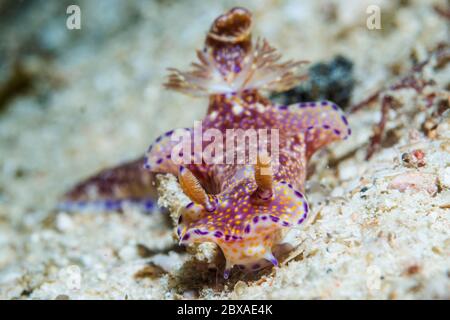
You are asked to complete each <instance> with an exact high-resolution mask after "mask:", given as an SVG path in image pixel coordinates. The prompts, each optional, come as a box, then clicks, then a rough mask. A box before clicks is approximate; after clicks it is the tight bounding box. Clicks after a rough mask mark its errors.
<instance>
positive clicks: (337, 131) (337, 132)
mask: <svg viewBox="0 0 450 320" xmlns="http://www.w3.org/2000/svg"><path fill="white" fill-rule="evenodd" d="M333 132H334V133H335V134H336V135H338V136H339V135H340V134H341V131H339V130H338V129H334V130H333Z"/></svg>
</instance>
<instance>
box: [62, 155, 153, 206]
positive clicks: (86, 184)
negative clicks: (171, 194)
mask: <svg viewBox="0 0 450 320" xmlns="http://www.w3.org/2000/svg"><path fill="white" fill-rule="evenodd" d="M143 166H144V159H143V158H139V159H137V160H133V161H130V162H127V163H124V164H121V165H119V166H116V167H113V168H109V169H105V170H103V171H101V172H100V173H98V174H96V175H94V176H92V177H90V178H88V179H86V180H84V181H82V182H81V183H79V184H78V185H76V186H75V187H74V188H73V189H72V190H70V191H68V192H67V193H66V194H65V195H64V197H63V199H62V200H61V202H60V203H59V204H58V208H59V209H60V210H64V211H83V210H88V211H120V210H122V209H123V208H124V207H125V206H127V205H133V206H139V207H140V208H142V209H143V210H144V211H153V209H154V208H155V203H156V199H157V193H156V189H155V187H154V185H153V182H154V178H153V174H152V173H151V172H149V171H147V170H145V169H144V167H143Z"/></svg>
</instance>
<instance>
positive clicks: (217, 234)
mask: <svg viewBox="0 0 450 320" xmlns="http://www.w3.org/2000/svg"><path fill="white" fill-rule="evenodd" d="M222 236H223V233H222V232H220V231H216V232H215V233H214V237H216V238H221V237H222Z"/></svg>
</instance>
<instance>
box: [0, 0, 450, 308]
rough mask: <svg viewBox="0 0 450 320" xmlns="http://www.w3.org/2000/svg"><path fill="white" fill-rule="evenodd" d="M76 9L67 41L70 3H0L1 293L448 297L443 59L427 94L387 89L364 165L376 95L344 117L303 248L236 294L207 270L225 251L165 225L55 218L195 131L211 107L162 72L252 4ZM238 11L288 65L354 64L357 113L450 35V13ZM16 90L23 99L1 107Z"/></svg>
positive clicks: (337, 7) (314, 6)
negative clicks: (386, 106) (123, 169)
mask: <svg viewBox="0 0 450 320" xmlns="http://www.w3.org/2000/svg"><path fill="white" fill-rule="evenodd" d="M78 3H79V5H80V8H81V10H82V17H83V18H82V29H81V30H72V31H70V30H67V29H66V27H65V19H66V14H65V9H66V6H67V4H65V3H64V2H63V1H61V2H59V1H53V2H50V1H49V2H47V4H46V5H45V6H43V5H42V4H40V3H39V2H33V1H30V2H28V3H27V4H26V5H14V4H13V2H12V1H0V14H2V13H4V12H10V13H11V12H12V13H13V14H14V15H10V18H9V19H6V18H5V19H1V22H0V30H1V31H0V38H1V41H0V70H1V72H0V93H2V94H3V96H2V95H1V94H0V97H1V98H2V99H0V101H1V102H2V104H1V106H0V298H2V299H88V298H94V299H111V298H113V299H182V298H202V299H213V298H221V299H230V298H234V299H264V298H266V299H311V298H314V299H410V298H419V299H430V298H431V299H434V298H440V299H448V298H450V215H449V213H450V212H449V209H450V115H449V112H438V113H439V116H436V112H437V111H436V110H438V109H442V106H444V107H445V103H447V104H446V108H447V109H448V99H449V96H448V94H449V91H448V88H449V83H450V64H448V63H446V64H445V63H444V64H442V63H441V64H437V63H434V64H433V61H431V62H430V63H429V65H427V66H425V68H424V70H423V77H424V78H425V79H427V80H430V79H431V80H433V84H432V85H429V86H427V87H426V88H425V89H424V90H423V92H417V91H415V90H413V89H411V88H405V89H400V90H396V91H395V92H394V91H392V92H390V94H391V95H392V96H393V97H394V99H395V101H396V102H397V103H396V108H392V109H390V110H389V111H388V122H387V127H386V136H385V138H384V143H383V144H382V148H381V149H380V150H379V151H377V152H376V153H375V155H374V156H373V157H372V158H371V159H370V160H369V161H366V160H365V154H366V150H367V145H368V141H369V138H370V136H371V135H372V133H373V126H374V125H376V123H378V121H379V119H380V116H381V113H380V110H381V106H380V104H381V99H377V100H375V101H374V102H373V103H372V104H370V105H369V106H368V107H366V108H364V109H363V110H361V111H360V112H357V113H354V114H352V115H350V116H349V122H350V125H351V127H352V129H353V135H352V137H351V139H350V140H348V141H344V142H340V143H336V144H333V145H332V146H331V147H330V148H328V149H327V150H324V151H322V152H320V153H319V154H317V155H316V156H315V157H314V158H313V161H312V163H311V165H310V167H311V168H312V169H311V175H310V177H309V178H308V185H307V195H308V199H309V201H310V204H311V210H312V215H311V217H310V218H309V219H308V221H307V222H306V224H305V225H304V226H302V228H301V229H300V230H299V231H298V232H297V233H296V234H295V235H294V236H293V241H294V242H295V243H296V245H297V247H296V249H295V250H294V251H293V252H292V253H291V255H290V256H289V257H288V258H287V259H286V260H285V261H284V262H283V263H282V264H281V266H280V267H278V268H275V269H273V270H266V271H262V272H260V273H259V274H254V275H244V274H241V273H238V272H234V273H233V275H232V277H231V279H230V280H228V281H225V280H223V279H222V278H221V275H220V274H218V273H217V272H216V271H215V270H214V269H213V268H211V265H212V262H214V261H215V259H216V258H217V257H216V251H215V250H214V248H211V246H208V245H207V244H205V245H204V246H203V248H191V249H190V250H188V251H189V252H186V250H181V249H180V248H179V247H178V246H177V241H176V240H175V238H174V235H173V228H172V225H171V221H170V219H168V215H167V214H161V213H160V212H154V213H153V214H145V213H143V212H140V211H139V210H138V209H136V208H129V209H126V210H124V212H122V213H98V212H82V213H79V214H78V213H70V214H69V213H66V212H58V211H57V210H55V209H54V207H55V204H56V203H57V200H58V198H59V196H60V195H61V194H62V193H63V192H64V191H65V190H67V189H68V188H70V186H72V185H73V184H75V183H76V182H77V181H79V180H80V179H82V178H85V177H86V176H88V175H90V174H92V173H94V172H96V171H98V170H100V169H102V168H105V167H108V166H112V165H115V164H118V163H120V162H122V161H126V160H129V159H133V158H135V157H138V156H140V155H141V154H142V153H143V151H144V150H145V149H146V148H147V146H148V145H149V144H150V143H151V142H152V141H153V140H154V138H156V137H157V136H158V135H159V134H161V133H162V132H164V131H167V130H169V129H172V128H178V127H186V126H192V123H193V121H194V120H198V119H201V118H202V116H203V115H204V113H205V110H206V107H207V100H206V99H201V98H200V99H194V98H190V97H186V96H183V95H180V94H177V93H174V92H169V91H165V90H163V89H162V87H161V83H162V82H163V81H164V76H165V75H166V70H165V69H166V68H167V67H178V68H183V69H184V68H185V67H187V66H188V64H189V63H190V62H191V60H193V59H194V57H195V49H197V48H200V47H201V46H202V43H203V40H204V36H205V32H206V31H207V29H208V28H209V25H210V23H211V22H212V21H213V19H214V18H215V17H216V16H217V15H219V14H220V13H222V12H224V11H225V10H227V9H229V8H231V7H233V6H235V5H242V4H241V3H239V2H236V1H214V2H213V1H210V2H208V3H206V2H204V1H192V0H189V1H178V2H176V1H153V2H150V1H131V2H124V1H123V2H122V1H109V0H104V1H95V2H94V1H79V2H78ZM371 4H377V5H379V6H380V8H381V18H382V20H381V21H382V26H383V28H382V29H381V30H368V28H367V27H366V19H367V14H366V13H365V11H366V8H367V6H369V5H371ZM245 5H246V7H247V8H249V9H250V10H251V11H252V12H253V14H254V32H255V34H256V35H259V36H263V37H265V38H267V39H268V40H270V42H271V43H272V44H273V45H274V46H275V47H276V48H278V49H279V50H280V52H282V53H284V55H285V57H286V58H297V59H307V60H309V61H312V62H318V61H327V60H329V59H331V58H332V57H334V56H335V55H337V54H342V55H344V56H346V57H347V58H348V59H350V60H351V61H352V62H353V63H354V76H355V79H356V84H355V89H354V91H353V96H352V102H353V103H357V102H359V101H361V100H363V99H364V98H366V97H368V96H369V95H370V94H372V93H373V92H375V91H376V90H378V89H380V88H383V87H386V86H387V85H389V84H390V83H394V82H395V81H396V79H399V78H401V77H402V76H404V75H405V74H407V73H408V71H409V70H411V68H412V66H413V64H414V63H415V62H417V61H425V60H426V59H427V58H428V56H429V52H431V51H433V50H434V49H435V48H436V47H437V46H438V45H439V44H445V42H446V41H447V44H448V39H449V29H448V17H447V18H445V17H444V14H443V13H442V12H445V10H447V12H448V8H447V9H446V7H445V6H446V2H445V1H425V0H423V1H419V0H410V1H387V0H386V1H380V0H378V1H375V0H374V1H365V0H362V1H361V0H350V1H337V0H329V1H313V0H311V1H306V0H304V1H294V0H292V1H273V0H272V1H270V0H267V1H245ZM11 79H13V80H11ZM17 79H18V81H19V83H21V84H22V87H24V88H25V89H26V90H15V91H18V92H17V94H15V95H14V96H13V97H7V98H5V96H7V95H5V92H6V91H7V90H6V89H5V88H7V89H8V90H11V86H10V84H11V83H16V82H14V81H17ZM24 79H25V80H24ZM21 81H22V82H21ZM8 86H9V87H8ZM13 88H14V87H13ZM19 88H21V87H20V86H19ZM19 91H20V92H19ZM388 91H389V90H388ZM430 94H431V95H434V96H435V97H436V98H435V99H434V102H433V103H432V105H431V106H430V105H427V101H428V100H427V97H429V96H430ZM441 111H442V110H441ZM444 111H445V110H444ZM427 121H428V122H430V121H431V122H433V123H432V124H431V126H430V127H429V128H428V127H427V126H426V125H425V126H424V124H425V123H428V122H427ZM424 128H425V129H426V130H425V129H424ZM414 150H421V151H422V152H423V153H424V154H425V160H424V161H425V165H423V166H420V167H415V166H414V165H405V163H404V161H402V155H403V154H404V153H410V152H411V151H414ZM160 180H161V187H160V191H161V193H162V197H161V199H160V203H162V204H166V205H168V206H170V207H171V208H172V210H174V208H175V209H176V207H177V206H178V205H182V204H183V201H185V199H184V198H183V195H181V194H180V189H179V186H178V184H177V182H176V180H175V179H174V178H173V177H170V176H168V177H161V178H160ZM411 181H415V183H414V184H411Z"/></svg>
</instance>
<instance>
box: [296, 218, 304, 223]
mask: <svg viewBox="0 0 450 320" xmlns="http://www.w3.org/2000/svg"><path fill="white" fill-rule="evenodd" d="M304 220H305V219H304V218H301V219H300V220H298V222H297V224H301V223H302V222H303V221H304Z"/></svg>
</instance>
